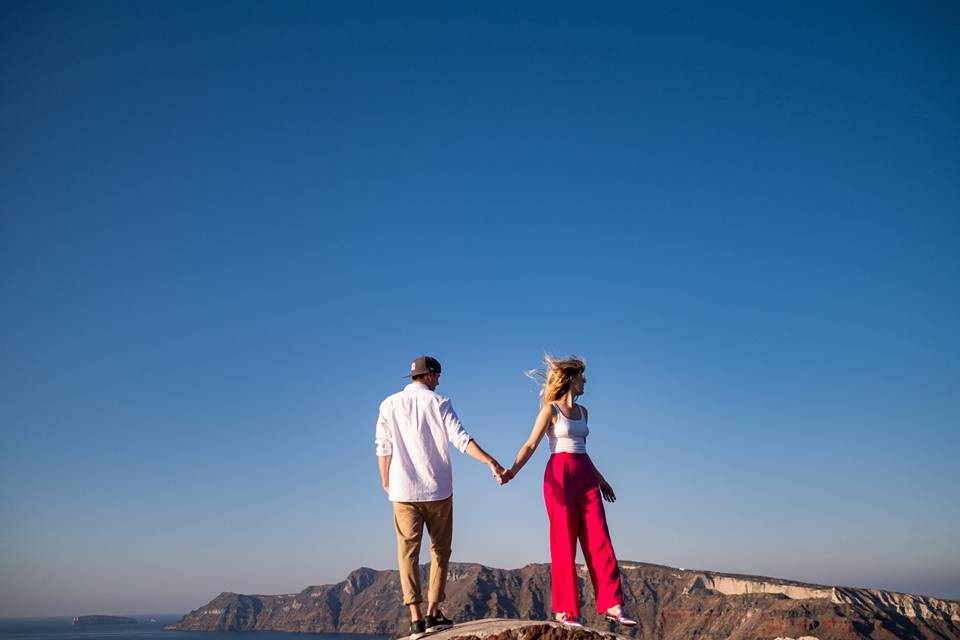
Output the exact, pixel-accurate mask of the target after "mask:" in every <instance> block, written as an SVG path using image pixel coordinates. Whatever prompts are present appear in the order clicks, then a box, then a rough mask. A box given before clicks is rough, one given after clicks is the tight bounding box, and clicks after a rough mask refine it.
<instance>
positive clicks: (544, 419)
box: [507, 404, 553, 478]
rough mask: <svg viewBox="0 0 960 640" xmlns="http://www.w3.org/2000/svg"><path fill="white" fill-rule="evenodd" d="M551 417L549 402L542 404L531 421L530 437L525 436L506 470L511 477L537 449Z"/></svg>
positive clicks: (518, 471)
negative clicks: (514, 458) (534, 418)
mask: <svg viewBox="0 0 960 640" xmlns="http://www.w3.org/2000/svg"><path fill="white" fill-rule="evenodd" d="M552 418H553V407H552V406H551V405H549V404H547V405H544V406H543V408H542V409H540V413H538V414H537V419H536V421H535V422H534V423H533V430H532V431H531V432H530V437H529V438H527V441H526V442H524V443H523V446H522V447H520V451H518V452H517V459H516V460H515V461H514V463H513V466H512V467H510V469H509V471H507V473H508V474H510V477H511V478H513V477H514V476H516V475H517V474H518V473H520V469H523V465H525V464H527V460H529V459H530V456H532V455H533V452H534V451H536V450H537V446H538V445H539V444H540V440H542V439H543V434H545V433H546V432H547V428H549V427H550V422H551V419H552Z"/></svg>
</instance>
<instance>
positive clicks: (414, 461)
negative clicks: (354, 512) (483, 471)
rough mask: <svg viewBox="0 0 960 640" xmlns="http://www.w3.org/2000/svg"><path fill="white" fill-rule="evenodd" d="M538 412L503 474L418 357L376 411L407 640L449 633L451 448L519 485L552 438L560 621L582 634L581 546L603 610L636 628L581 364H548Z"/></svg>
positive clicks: (432, 367)
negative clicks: (584, 400) (426, 556)
mask: <svg viewBox="0 0 960 640" xmlns="http://www.w3.org/2000/svg"><path fill="white" fill-rule="evenodd" d="M545 362H546V369H545V370H543V371H537V372H533V373H535V374H537V375H539V376H540V377H542V378H543V395H542V407H541V409H540V413H539V414H538V415H537V419H536V421H535V422H534V425H533V430H532V431H531V433H530V437H529V438H527V441H526V442H525V443H524V444H523V446H521V447H520V451H519V452H518V453H517V457H516V460H515V462H514V463H513V466H512V467H511V468H510V469H504V468H503V467H502V466H501V465H500V464H499V463H498V462H497V461H496V460H495V459H494V458H493V457H491V456H490V455H489V454H488V453H487V452H486V451H484V450H483V449H481V448H480V446H479V445H478V444H477V442H476V441H475V440H474V439H473V438H472V437H471V436H470V435H469V434H468V433H467V432H466V430H465V429H464V428H463V424H461V422H460V418H459V417H458V416H457V414H456V412H455V411H454V410H453V406H452V404H451V402H450V400H449V399H448V398H446V397H444V396H442V395H440V394H438V393H436V388H437V386H438V385H439V384H440V373H441V368H440V363H439V362H438V361H437V360H436V359H435V358H432V357H430V356H420V357H418V358H417V359H416V360H414V361H413V363H412V364H411V365H410V373H409V374H408V375H407V377H410V378H412V382H411V383H410V384H408V385H407V386H406V387H405V388H404V389H403V390H402V391H400V392H399V393H395V394H393V395H391V396H390V397H388V398H387V399H386V400H384V401H383V402H382V403H381V404H380V416H379V418H378V419H377V428H376V445H377V459H378V462H379V466H380V481H381V484H382V485H383V489H384V491H386V492H387V495H388V496H389V497H390V501H391V502H392V503H393V515H394V525H395V528H396V533H397V559H398V562H399V565H400V585H401V588H402V590H403V601H404V604H406V605H407V606H408V607H409V608H410V618H411V623H410V640H417V639H418V638H420V637H422V636H423V635H425V634H427V633H432V632H434V631H439V630H442V629H446V628H448V627H450V626H451V625H452V624H453V622H452V621H451V620H449V619H447V618H446V617H445V616H444V615H443V613H442V612H441V611H440V603H441V602H443V600H444V597H445V595H444V587H445V585H446V580H447V564H448V561H449V559H450V551H451V541H452V538H453V474H452V471H451V467H450V454H449V447H448V443H450V444H452V445H453V446H454V447H456V448H457V449H458V450H459V451H460V452H462V453H466V454H467V455H469V456H470V457H472V458H474V459H475V460H478V461H479V462H482V463H483V464H486V465H487V466H488V467H490V470H491V471H492V472H493V475H494V477H495V478H496V480H497V482H498V483H500V484H504V483H506V482H509V481H510V480H511V479H512V478H514V477H515V476H516V475H517V474H518V473H519V472H520V470H521V469H522V468H523V466H524V465H525V464H526V463H527V461H528V460H529V459H530V457H531V456H532V455H533V453H534V451H536V449H537V446H538V445H539V444H540V441H541V440H542V439H543V436H544V435H546V436H547V440H548V442H549V445H550V454H551V455H550V459H549V461H548V462H547V468H546V470H545V472H544V475H543V499H544V502H545V503H546V507H547V516H548V518H549V520H550V576H551V597H552V608H553V611H554V614H555V617H556V620H557V621H558V622H560V623H561V624H563V625H564V626H567V627H582V626H583V625H582V624H581V622H580V621H579V619H578V617H579V615H580V606H579V594H578V588H577V573H576V564H575V561H576V554H577V540H579V541H580V546H581V548H582V549H583V556H584V560H586V564H587V568H588V569H589V571H590V579H591V581H592V582H593V589H594V593H595V594H596V596H597V612H598V613H600V614H601V615H603V616H605V618H606V619H607V620H610V621H613V622H617V623H619V624H621V625H624V626H635V625H636V624H637V621H636V620H634V619H632V618H631V617H629V616H628V615H627V614H626V612H625V611H624V609H623V591H622V589H621V586H620V570H619V568H618V567H617V558H616V556H615V555H614V552H613V545H612V543H611V542H610V533H609V531H608V529H607V521H606V515H605V513H604V508H603V499H605V500H607V501H608V502H613V501H614V500H616V496H615V495H614V493H613V489H612V488H611V487H610V485H609V483H607V481H606V480H605V479H604V478H603V476H602V475H601V474H600V471H598V470H597V468H596V467H595V466H594V465H593V462H592V461H591V460H590V457H589V456H588V455H587V449H586V439H587V434H588V433H589V428H588V427H587V420H588V414H587V410H586V408H584V407H583V406H581V405H579V404H577V403H576V399H577V397H578V396H580V395H582V394H583V388H584V385H585V384H586V382H587V378H586V376H584V372H585V370H586V365H585V363H584V361H583V360H582V359H580V358H567V359H563V360H560V359H555V358H552V357H549V356H548V357H547V358H546V359H545ZM424 525H426V528H427V533H428V534H429V535H430V552H431V557H432V563H431V567H430V585H429V589H428V598H427V611H426V619H424V618H423V616H422V615H421V609H420V604H421V603H422V602H423V598H422V596H421V592H420V565H419V561H420V542H421V540H422V538H423V528H424Z"/></svg>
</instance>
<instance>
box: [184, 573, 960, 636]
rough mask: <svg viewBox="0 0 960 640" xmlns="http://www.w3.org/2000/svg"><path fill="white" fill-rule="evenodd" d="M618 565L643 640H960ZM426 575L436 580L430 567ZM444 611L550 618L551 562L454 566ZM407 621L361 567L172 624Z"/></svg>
mask: <svg viewBox="0 0 960 640" xmlns="http://www.w3.org/2000/svg"><path fill="white" fill-rule="evenodd" d="M620 567H621V573H622V576H623V589H624V596H625V598H626V601H627V606H628V607H629V609H630V611H631V612H633V613H634V614H635V615H636V616H637V617H638V618H639V620H640V625H639V626H638V627H637V628H635V629H633V630H632V631H622V630H621V631H622V632H625V633H628V634H629V635H633V636H635V637H637V638H641V639H643V640H674V639H676V640H680V639H681V638H682V639H684V640H687V639H689V638H698V639H704V640H714V639H715V640H727V639H731V640H738V639H741V638H743V639H746V638H751V639H752V638H769V639H771V640H772V639H773V638H775V637H800V636H814V637H816V638H819V639H820V640H854V639H867V638H869V639H874V640H887V639H893V638H903V639H916V640H927V639H929V640H933V639H937V640H943V639H950V640H960V602H955V601H948V600H938V599H936V598H929V597H926V596H916V595H908V594H901V593H892V592H888V591H878V590H872V589H854V588H848V587H827V586H822V585H812V584H803V583H798V582H791V581H788V580H778V579H775V578H763V577H756V576H738V575H731V574H721V573H715V572H709V571H691V570H682V569H674V568H672V567H665V566H660V565H653V564H645V563H638V562H622V563H621V564H620ZM580 569H581V571H580V582H581V593H582V594H583V602H582V606H583V612H584V617H585V619H586V622H587V623H588V624H589V625H591V626H594V627H598V628H606V624H605V623H604V622H603V621H602V619H601V618H600V617H599V616H597V615H596V613H595V612H594V611H593V609H592V606H593V602H594V598H593V589H592V587H591V586H590V580H589V577H588V576H587V574H586V570H585V569H584V568H583V567H581V568H580ZM423 571H424V581H423V584H427V581H426V571H427V567H423ZM443 611H444V613H445V614H447V615H448V616H449V617H450V618H452V619H453V620H455V621H456V622H465V621H468V620H478V619H484V618H511V619H524V620H545V619H547V618H548V617H549V616H548V614H549V612H550V565H548V564H534V565H527V566H526V567H523V568H521V569H512V570H504V569H491V568H489V567H485V566H482V565H478V564H458V563H454V564H451V565H450V571H449V580H448V583H447V601H446V602H445V603H444V606H443ZM407 624H408V618H407V612H406V609H405V607H404V606H403V604H402V600H401V595H400V583H399V579H398V575H397V572H396V571H376V570H373V569H367V568H361V569H357V570H356V571H354V572H352V573H351V574H350V575H349V576H347V578H346V580H344V581H343V582H340V583H338V584H333V585H322V586H313V587H307V588H306V589H304V590H303V591H301V592H300V593H290V594H285V595H241V594H237V593H221V594H220V595H219V596H217V597H216V598H214V599H213V600H212V601H211V602H210V603H209V604H207V605H205V606H203V607H201V608H199V609H196V610H194V611H192V612H190V613H189V614H187V615H186V616H184V617H183V619H182V620H180V621H179V622H178V623H177V624H175V625H172V626H171V627H169V628H171V629H175V630H190V631H224V630H230V631H239V630H244V631H247V630H264V631H266V630H276V631H294V632H313V633H319V632H324V633H332V632H341V633H378V634H397V633H398V632H399V631H400V630H403V629H406V627H407Z"/></svg>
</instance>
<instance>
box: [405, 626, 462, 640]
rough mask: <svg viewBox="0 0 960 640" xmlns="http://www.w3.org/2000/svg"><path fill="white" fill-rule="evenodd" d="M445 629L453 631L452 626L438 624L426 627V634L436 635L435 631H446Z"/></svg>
mask: <svg viewBox="0 0 960 640" xmlns="http://www.w3.org/2000/svg"><path fill="white" fill-rule="evenodd" d="M447 629H453V625H452V624H438V625H436V626H435V627H427V633H436V632H437V631H446V630H447ZM414 640H416V639H414Z"/></svg>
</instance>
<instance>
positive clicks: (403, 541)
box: [393, 496, 453, 604]
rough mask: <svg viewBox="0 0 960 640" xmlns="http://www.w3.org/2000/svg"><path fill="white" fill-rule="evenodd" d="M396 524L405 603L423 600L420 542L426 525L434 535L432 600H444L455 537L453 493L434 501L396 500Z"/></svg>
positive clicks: (432, 538) (430, 594)
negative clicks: (451, 544) (444, 498)
mask: <svg viewBox="0 0 960 640" xmlns="http://www.w3.org/2000/svg"><path fill="white" fill-rule="evenodd" d="M393 523H394V526H395V527H396V529H397V562H398V563H399V565H400V587H401V588H402V589H403V603H404V604H417V603H420V602H423V597H422V596H421V595H420V541H421V540H422V539H423V525H424V524H426V525H427V533H428V534H430V555H431V556H432V558H433V562H432V563H431V565H430V589H429V592H428V598H429V601H430V602H443V600H444V598H445V597H446V594H445V593H444V587H445V586H446V584H447V564H448V563H449V561H450V551H451V549H450V543H451V541H452V539H453V496H450V497H449V498H447V499H446V500H435V501H433V502H394V503H393Z"/></svg>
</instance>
